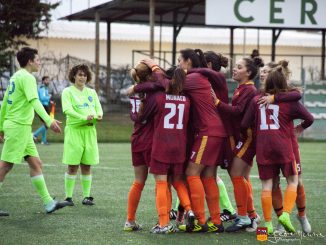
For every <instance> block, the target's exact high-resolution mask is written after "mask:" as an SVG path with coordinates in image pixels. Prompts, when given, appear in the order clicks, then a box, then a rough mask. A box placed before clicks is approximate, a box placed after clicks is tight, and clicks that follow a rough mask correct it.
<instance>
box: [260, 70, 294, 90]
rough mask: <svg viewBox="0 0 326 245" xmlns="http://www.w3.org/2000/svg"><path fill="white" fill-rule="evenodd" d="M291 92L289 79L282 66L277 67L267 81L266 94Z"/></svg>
mask: <svg viewBox="0 0 326 245" xmlns="http://www.w3.org/2000/svg"><path fill="white" fill-rule="evenodd" d="M286 91H289V87H288V84H287V79H286V77H285V75H284V73H283V70H282V66H277V67H276V68H274V69H273V70H271V71H270V73H269V74H268V76H267V78H266V81H265V89H264V92H265V93H269V94H277V93H279V92H286Z"/></svg>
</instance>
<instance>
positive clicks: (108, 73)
mask: <svg viewBox="0 0 326 245" xmlns="http://www.w3.org/2000/svg"><path fill="white" fill-rule="evenodd" d="M106 25H107V33H106V93H107V102H109V101H110V99H111V98H110V95H111V22H110V21H107V22H106Z"/></svg>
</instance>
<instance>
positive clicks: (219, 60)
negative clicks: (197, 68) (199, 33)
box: [204, 51, 229, 71]
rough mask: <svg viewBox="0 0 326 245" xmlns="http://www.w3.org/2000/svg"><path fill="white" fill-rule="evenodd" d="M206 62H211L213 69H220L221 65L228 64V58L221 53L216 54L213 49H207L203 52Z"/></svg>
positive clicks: (225, 65)
mask: <svg viewBox="0 0 326 245" xmlns="http://www.w3.org/2000/svg"><path fill="white" fill-rule="evenodd" d="M204 56H205V59H206V62H207V64H208V63H211V64H212V69H213V70H214V71H220V70H221V67H224V68H226V67H227V66H228V64H229V59H228V58H227V57H225V56H223V55H222V54H216V53H215V52H213V51H207V52H205V53H204Z"/></svg>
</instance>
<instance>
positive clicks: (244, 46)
mask: <svg viewBox="0 0 326 245" xmlns="http://www.w3.org/2000/svg"><path fill="white" fill-rule="evenodd" d="M246 39H247V28H243V46H242V53H243V56H246Z"/></svg>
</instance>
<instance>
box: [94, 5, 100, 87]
mask: <svg viewBox="0 0 326 245" xmlns="http://www.w3.org/2000/svg"><path fill="white" fill-rule="evenodd" d="M99 65H100V14H99V13H98V11H96V12H95V90H96V92H97V93H99V91H100V83H99Z"/></svg>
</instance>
